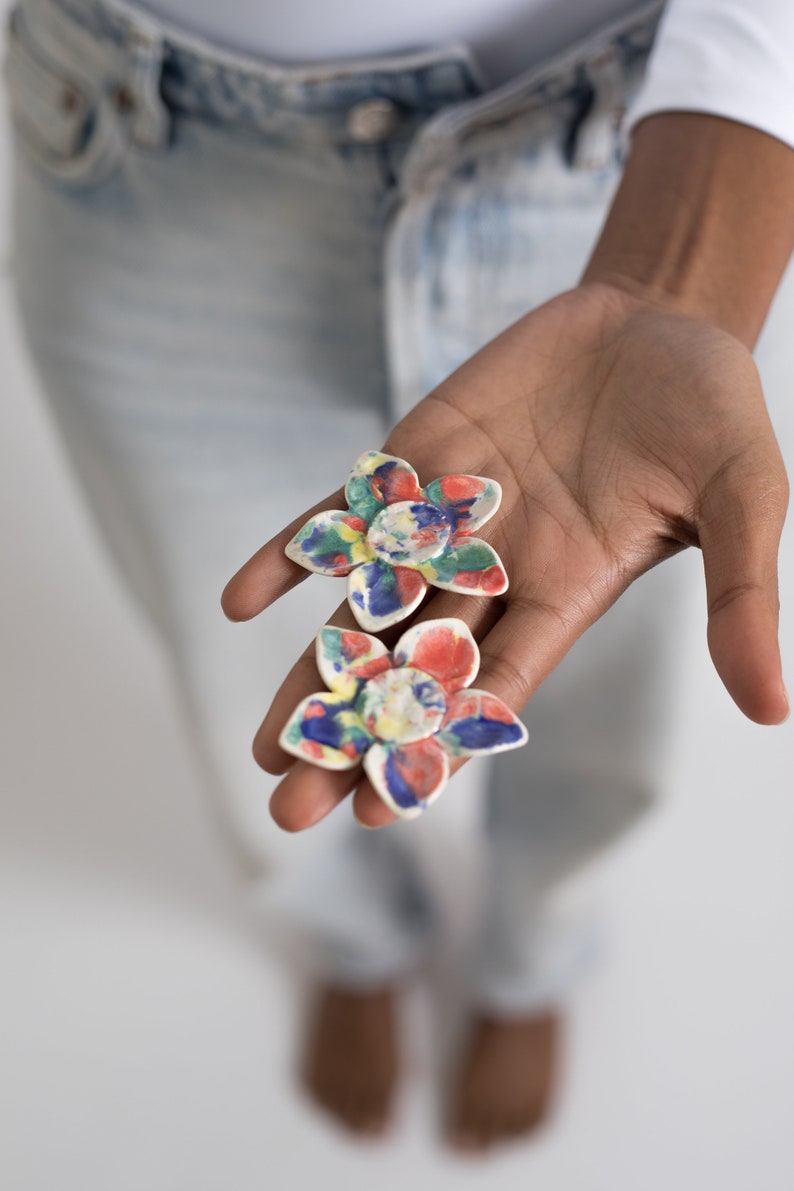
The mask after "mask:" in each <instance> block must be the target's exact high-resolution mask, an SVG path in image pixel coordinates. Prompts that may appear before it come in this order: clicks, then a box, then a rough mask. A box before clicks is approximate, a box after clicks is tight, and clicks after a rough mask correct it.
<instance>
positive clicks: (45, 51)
mask: <svg viewBox="0 0 794 1191" xmlns="http://www.w3.org/2000/svg"><path fill="white" fill-rule="evenodd" d="M4 74H5V83H6V89H7V93H8V99H9V108H10V113H11V122H12V126H13V129H14V133H15V139H16V141H17V143H18V144H19V145H20V147H21V148H22V150H23V151H24V152H25V154H26V156H27V157H28V158H29V159H31V160H32V162H33V164H34V165H35V166H36V167H37V168H38V169H40V170H42V171H43V172H44V173H45V174H46V175H47V176H48V177H49V178H51V179H54V180H56V181H57V182H59V183H61V184H63V185H65V186H68V187H90V186H94V185H97V184H99V183H100V182H103V181H104V180H105V179H106V178H108V177H109V176H110V175H111V174H112V173H113V172H114V171H115V169H116V168H117V166H118V165H119V163H120V162H121V160H122V158H123V157H124V154H125V152H126V148H127V143H128V142H127V138H126V136H125V132H124V129H123V127H122V123H121V121H120V120H119V119H118V111H117V105H116V104H114V101H113V97H112V96H111V95H109V94H107V93H106V91H105V90H104V88H103V86H102V84H101V82H98V83H96V84H95V83H94V82H93V81H91V79H90V78H89V76H88V75H87V74H86V73H85V72H84V71H82V70H81V69H80V67H79V63H77V62H76V63H75V64H74V66H72V65H71V64H70V63H69V61H68V58H67V57H66V56H64V55H62V54H59V55H58V57H57V58H56V57H55V55H54V54H53V53H51V52H50V50H49V48H47V39H46V38H38V37H37V36H36V28H35V24H33V23H31V22H30V21H29V20H28V19H27V18H26V15H25V12H24V10H23V9H22V8H17V9H16V10H15V11H14V12H13V13H12V14H11V17H10V19H9V24H8V42H7V50H6V57H5V64H4Z"/></svg>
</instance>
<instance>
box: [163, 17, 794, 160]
mask: <svg viewBox="0 0 794 1191" xmlns="http://www.w3.org/2000/svg"><path fill="white" fill-rule="evenodd" d="M141 4H142V7H146V8H148V9H150V10H151V11H154V12H156V13H158V14H159V15H161V16H162V17H163V18H165V19H167V20H169V21H171V22H172V23H174V24H176V25H179V26H181V27H183V28H185V29H188V30H191V31H193V32H195V33H199V34H202V35H204V36H206V37H208V38H210V39H212V40H213V41H216V42H218V43H219V44H222V45H225V46H227V47H229V48H233V49H237V50H243V51H245V52H247V53H249V54H258V55H260V56H262V57H266V58H270V59H274V60H277V61H281V62H306V61H329V60H333V59H343V58H349V57H353V56H355V57H360V56H362V55H370V54H373V55H374V54H383V53H390V52H398V51H402V50H411V49H418V48H421V47H427V46H433V45H439V44H444V43H450V42H455V41H464V42H466V43H467V44H468V45H470V46H471V47H472V49H473V51H474V53H475V55H476V57H477V59H478V61H479V62H480V64H481V65H482V67H483V69H484V71H485V74H486V76H487V78H488V79H489V81H490V82H491V83H492V84H493V85H496V84H498V83H500V82H503V81H505V80H506V79H508V78H510V77H511V76H513V75H515V74H518V73H519V72H520V71H521V70H525V69H526V68H527V67H529V66H532V65H533V64H534V63H535V62H538V61H541V60H542V59H543V58H544V57H547V56H548V55H549V54H552V53H554V52H556V51H557V50H561V49H563V48H565V46H567V45H569V44H571V43H572V42H573V41H574V40H576V39H577V38H578V37H581V36H582V35H584V34H586V33H588V32H590V31H592V30H594V29H596V28H597V27H598V26H599V25H600V24H603V23H604V22H605V21H607V20H609V19H610V18H613V17H617V16H620V15H622V14H623V13H627V12H630V11H632V9H635V8H639V7H642V5H641V4H637V3H636V0H400V2H399V3H393V4H384V3H380V4H375V3H373V0H335V2H333V3H321V2H320V0H223V3H222V4H219V3H217V0H141ZM670 110H676V111H697V112H709V113H711V114H712V115H718V116H727V117H730V118H731V119H734V120H738V121H740V122H741V123H743V124H750V125H753V126H754V127H757V128H760V129H762V130H763V131H764V132H768V133H770V134H771V135H772V136H775V137H778V138H779V139H780V140H782V141H785V142H786V143H787V144H789V145H791V146H792V147H794V0H668V4H667V6H666V8H665V12H664V15H663V17H662V22H661V26H660V29H659V33H658V36H657V38H656V43H655V45H654V49H653V52H652V54H651V59H650V62H649V66H648V73H647V77H646V81H645V83H644V86H643V88H642V91H641V93H640V95H639V96H638V99H637V101H636V103H635V104H634V106H633V108H632V110H631V112H630V113H629V117H628V121H627V125H628V127H629V128H630V127H631V126H633V125H634V124H636V123H637V121H638V120H640V119H642V118H643V117H644V116H648V115H651V114H652V113H654V112H660V111H670Z"/></svg>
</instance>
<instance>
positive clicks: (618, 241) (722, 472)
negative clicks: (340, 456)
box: [223, 113, 794, 830]
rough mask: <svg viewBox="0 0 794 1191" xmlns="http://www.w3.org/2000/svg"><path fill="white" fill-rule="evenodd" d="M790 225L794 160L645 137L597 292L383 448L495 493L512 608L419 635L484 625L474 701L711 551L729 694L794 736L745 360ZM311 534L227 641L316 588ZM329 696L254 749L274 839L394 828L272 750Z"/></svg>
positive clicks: (250, 587) (771, 440)
mask: <svg viewBox="0 0 794 1191" xmlns="http://www.w3.org/2000/svg"><path fill="white" fill-rule="evenodd" d="M793 212H794V152H792V150H791V149H789V148H787V147H786V146H785V145H784V144H783V143H782V142H779V141H777V140H775V139H774V138H772V137H769V136H767V135H766V134H764V133H761V132H757V131H755V130H753V129H751V128H749V127H746V126H743V125H740V124H736V123H734V122H731V121H727V120H722V119H720V118H715V117H712V116H701V115H693V114H672V113H671V114H662V115H657V116H653V117H650V118H648V119H647V120H645V121H643V122H642V123H641V124H640V125H639V126H638V128H637V130H636V133H635V136H634V139H633V147H632V152H631V155H630V158H629V161H628V164H627V167H626V170H625V174H624V178H623V181H622V184H621V186H620V189H619V191H618V193H617V195H616V198H615V201H614V204H613V207H612V210H611V212H610V215H609V218H608V220H607V223H606V225H605V227H604V230H603V233H602V235H601V237H600V239H599V242H598V244H597V246H596V249H595V251H594V253H593V257H592V259H591V261H590V263H589V264H588V266H587V269H586V271H585V274H584V277H583V279H582V282H581V283H580V285H579V286H577V287H576V288H575V289H573V290H571V291H569V292H568V293H565V294H562V295H560V296H559V297H558V298H555V299H554V300H553V301H551V302H549V303H547V304H545V305H544V306H542V307H540V308H539V309H537V310H534V311H532V312H530V313H529V314H528V315H526V316H525V317H524V318H522V319H521V320H519V321H518V322H517V323H515V324H514V325H513V326H512V327H510V328H508V329H507V330H506V331H505V332H504V333H503V334H502V335H500V336H499V337H498V338H497V339H495V340H493V341H492V342H491V343H489V344H487V345H486V347H485V348H483V349H482V350H481V351H480V352H478V353H477V355H475V356H474V357H472V358H471V359H470V360H469V361H467V362H466V363H465V364H464V365H463V366H462V367H461V368H460V369H458V371H457V372H455V373H454V374H453V375H452V376H451V377H449V378H448V379H447V380H445V381H444V382H443V383H442V384H441V385H440V386H439V387H438V389H436V390H435V391H434V392H433V393H431V394H429V395H428V397H426V398H425V399H424V400H423V401H421V402H420V403H419V404H418V405H417V406H416V407H415V409H414V410H412V411H411V413H410V414H409V415H408V416H407V417H406V418H404V419H403V421H402V422H400V423H399V425H398V426H396V427H395V429H394V431H393V432H392V434H391V435H390V436H389V439H388V442H387V443H386V444H385V450H387V451H388V452H389V453H391V454H395V455H400V456H402V457H404V458H406V459H409V460H410V461H411V462H412V463H413V464H414V466H415V467H416V468H417V470H418V472H419V475H420V479H421V480H422V481H423V482H425V481H426V480H427V479H428V478H432V476H435V475H438V474H443V473H445V472H451V471H460V472H471V473H475V474H477V473H479V474H485V475H491V476H493V477H494V478H495V479H497V480H499V482H500V483H501V484H502V487H503V490H504V499H503V504H502V507H501V509H500V513H499V515H498V517H497V518H494V521H493V522H491V523H490V525H489V529H490V530H491V532H490V534H488V535H486V536H489V537H490V539H491V540H492V542H493V544H494V546H495V547H496V549H497V550H498V551H499V553H500V555H501V557H502V558H503V560H504V561H505V563H506V566H507V569H508V574H509V575H510V579H511V586H510V590H509V592H508V593H507V597H506V598H505V600H504V601H503V602H499V601H495V600H483V601H479V600H476V599H474V598H472V597H460V596H455V595H453V594H451V593H447V592H439V593H437V594H435V595H434V596H433V597H432V599H431V600H430V601H429V602H428V603H427V604H426V606H425V607H424V608H423V610H422V612H421V617H422V618H423V619H424V618H427V617H437V616H461V617H462V618H463V619H465V620H467V621H468V622H469V624H470V625H471V627H472V629H473V631H474V633H475V636H476V637H477V638H478V640H480V642H481V654H482V663H483V664H482V669H481V671H480V677H479V678H478V685H481V686H483V687H485V688H488V689H490V690H492V691H493V692H494V693H495V694H497V695H499V696H500V697H501V698H503V699H504V700H505V701H506V702H507V703H509V704H510V705H511V706H512V707H514V708H515V709H519V708H521V707H522V706H523V704H524V703H525V702H526V701H527V700H528V699H529V698H530V697H531V696H532V694H533V692H534V691H535V690H536V689H537V687H538V686H539V685H540V683H541V682H542V681H543V679H544V678H545V677H546V676H547V675H548V674H549V673H550V671H551V670H552V669H553V668H554V667H555V666H556V665H557V663H558V662H559V661H560V660H561V658H562V657H563V656H564V654H565V653H566V652H567V650H568V649H569V648H570V647H571V645H572V644H573V643H574V641H575V640H576V639H577V637H579V636H580V635H581V633H583V632H584V630H585V629H586V628H587V627H588V626H589V625H590V624H592V623H593V621H594V620H596V619H597V618H598V617H599V616H600V615H601V614H602V613H603V612H604V611H606V609H607V608H608V607H609V606H610V605H611V604H612V603H613V602H614V601H615V600H616V599H617V598H618V596H619V595H620V594H621V592H622V591H624V590H625V588H626V587H627V586H628V585H629V584H630V583H631V582H632V580H634V579H635V578H637V577H638V576H639V575H640V574H642V573H643V572H644V571H645V570H648V569H649V568H650V567H652V566H654V565H655V564H656V563H658V562H660V561H662V560H663V559H665V558H666V557H668V556H670V555H671V554H673V553H675V552H677V551H678V550H680V549H682V548H683V547H684V546H686V545H698V546H700V548H701V549H702V551H703V558H704V568H705V575H706V588H707V598H708V604H709V645H710V648H711V653H712V657H713V660H714V663H715V666H716V668H717V670H718V672H719V674H720V676H721V677H722V680H723V682H724V683H725V685H726V687H727V689H728V690H729V692H730V693H731V695H732V696H733V698H734V699H735V701H736V702H737V704H738V705H739V707H740V708H741V709H742V711H744V713H745V714H746V715H748V716H749V717H750V718H751V719H754V720H756V721H757V722H759V723H765V724H773V723H779V722H780V721H782V720H783V719H784V718H785V716H786V715H787V713H788V700H787V697H786V692H785V688H784V686H783V680H782V675H781V667H780V656H779V652H778V646H777V590H776V570H777V566H776V559H777V549H778V543H779V537H780V532H781V529H782V525H783V519H784V516H785V509H786V503H787V481H786V475H785V470H784V468H783V463H782V460H781V458H780V453H779V451H778V448H777V444H776V441H775V437H774V434H773V431H772V428H771V425H770V423H769V418H768V415H767V412H766V408H765V405H764V400H763V395H762V393H761V388H760V384H759V381H758V376H757V372H756V370H755V366H754V364H753V361H752V358H751V356H750V352H749V347H750V345H752V343H753V342H754V340H755V337H756V336H757V334H758V331H759V329H760V327H761V324H762V322H763V319H764V316H765V314H766V310H767V307H768V305H769V303H770V301H771V299H772V296H773V294H774V291H775V288H776V285H777V283H778V280H779V278H780V275H781V273H782V271H783V268H784V267H785V264H786V261H787V259H788V257H789V255H790V253H791V250H792V246H793V244H794V215H793V214H792V213H793ZM338 500H339V495H338V494H335V495H334V496H332V497H331V498H329V500H327V501H324V502H323V503H322V505H321V506H318V507H323V508H331V507H334V506H335V505H336V506H337V507H338ZM314 511H316V510H310V512H314ZM307 515H308V513H304V514H302V515H301V517H300V518H298V519H297V521H296V522H295V523H294V524H293V525H291V526H289V527H288V528H287V529H286V530H285V531H284V532H283V533H282V534H280V535H279V536H278V537H277V538H275V539H273V540H272V541H271V542H269V543H268V544H267V545H265V546H264V547H262V549H261V550H260V551H259V552H258V553H257V554H256V555H255V556H254V557H253V558H252V559H251V560H250V561H249V562H248V563H246V565H245V566H244V567H243V568H242V569H241V570H240V571H239V572H238V574H237V575H236V576H235V577H234V578H233V579H232V580H231V581H230V583H229V585H228V586H227V588H226V591H225V592H224V596H223V607H224V610H225V611H226V614H227V615H228V616H229V617H231V619H233V620H246V619H249V618H250V617H252V616H255V615H256V614H257V613H258V612H260V611H261V610H262V609H264V608H265V607H267V606H268V605H269V604H270V603H272V602H273V601H274V600H275V599H278V598H279V597H280V596H282V595H284V594H285V593H286V592H287V591H288V590H289V589H290V588H291V587H292V586H294V585H295V583H297V582H299V581H300V580H301V579H302V578H303V577H304V576H305V572H300V571H299V570H298V568H297V567H295V565H294V564H292V563H290V562H289V560H288V559H286V558H285V557H284V555H283V547H284V544H285V543H286V541H288V540H289V538H290V537H291V536H292V535H293V533H294V532H295V531H296V530H297V528H298V527H299V525H301V524H302V523H303V522H304V521H305V519H306V516H307ZM334 623H337V624H350V623H351V620H350V618H349V613H347V611H346V610H340V613H339V614H338V616H336V617H334ZM317 687H318V677H317V673H316V671H315V669H314V664H313V660H312V651H311V650H309V651H307V653H306V654H305V655H304V657H303V658H302V659H301V660H300V662H299V663H298V664H297V665H296V667H295V668H294V669H293V671H292V672H291V673H290V675H289V676H288V677H287V679H286V680H285V682H284V684H283V686H282V688H281V690H280V692H279V694H278V695H277V697H276V699H275V701H274V703H273V706H272V708H271V709H270V712H269V713H268V716H267V718H266V720H265V722H264V724H263V725H262V728H261V729H260V731H259V733H258V735H257V739H256V741H255V750H254V751H255V755H256V757H257V760H258V761H259V763H260V764H261V765H262V766H263V767H264V768H265V769H267V770H269V771H270V772H273V773H284V772H286V771H287V770H288V768H289V767H290V766H291V769H289V772H288V773H287V776H286V777H285V778H284V780H283V781H282V782H281V784H280V786H279V787H278V789H277V790H276V792H275V794H274V796H273V801H272V804H271V806H272V811H273V814H274V817H275V818H276V820H277V821H278V822H279V823H280V824H281V826H283V827H285V828H287V829H289V830H299V829H302V828H304V827H308V826H310V825H311V824H312V823H314V822H316V821H317V820H318V819H320V818H322V817H323V816H324V815H325V814H327V813H328V812H329V811H330V810H331V809H333V807H334V806H335V805H337V803H338V802H339V801H340V800H341V799H342V798H343V797H344V796H345V795H346V794H348V793H349V792H350V791H351V790H355V800H354V808H355V812H356V815H357V817H358V818H359V819H360V820H361V821H362V822H364V823H368V824H372V825H379V824H382V823H384V822H386V821H388V820H389V819H390V818H391V815H390V813H389V812H388V811H387V810H386V808H385V807H384V806H383V805H382V804H381V803H380V801H379V800H378V799H377V796H376V795H375V794H374V791H372V789H371V788H370V787H369V785H368V783H367V782H366V780H365V779H363V778H362V776H361V774H360V772H356V771H352V772H351V771H348V772H345V773H341V774H340V773H329V772H327V771H323V770H318V769H313V768H312V767H311V766H308V765H306V764H305V763H303V762H297V763H294V764H293V761H292V758H290V757H288V756H286V755H285V754H284V753H282V752H281V750H280V749H279V748H278V744H277V735H278V731H279V729H280V727H281V726H282V724H283V723H284V722H285V720H286V718H287V715H288V714H289V713H290V712H291V710H292V708H293V707H294V706H295V705H296V704H297V702H298V701H299V699H300V698H302V697H303V696H304V695H306V694H309V693H311V691H313V690H315V689H317Z"/></svg>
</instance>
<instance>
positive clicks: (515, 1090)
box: [450, 1011, 560, 1151]
mask: <svg viewBox="0 0 794 1191" xmlns="http://www.w3.org/2000/svg"><path fill="white" fill-rule="evenodd" d="M559 1032H560V1021H559V1017H558V1015H557V1014H556V1013H554V1012H552V1011H549V1012H546V1013H543V1014H538V1015H537V1016H534V1017H526V1018H515V1019H500V1018H495V1017H486V1016H483V1017H480V1018H479V1019H478V1020H477V1021H476V1022H475V1023H474V1028H473V1030H472V1033H471V1036H470V1038H469V1043H468V1049H467V1050H466V1052H465V1054H464V1057H463V1062H462V1064H461V1068H460V1071H459V1074H458V1081H457V1086H456V1088H455V1092H454V1097H453V1109H452V1114H451V1119H450V1140H451V1142H452V1144H453V1145H454V1146H456V1147H457V1148H458V1149H463V1150H469V1151H476V1150H485V1149H487V1148H488V1147H490V1146H493V1145H495V1144H498V1143H499V1142H503V1141H509V1140H512V1139H514V1138H518V1137H523V1136H526V1135H527V1134H529V1133H531V1132H532V1131H533V1130H534V1129H536V1128H537V1126H538V1125H539V1124H540V1123H541V1122H542V1121H543V1120H544V1118H545V1117H546V1115H547V1112H548V1109H549V1106H550V1103H551V1098H552V1092H553V1089H554V1084H555V1075H556V1069H557V1055H558V1046H559Z"/></svg>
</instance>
